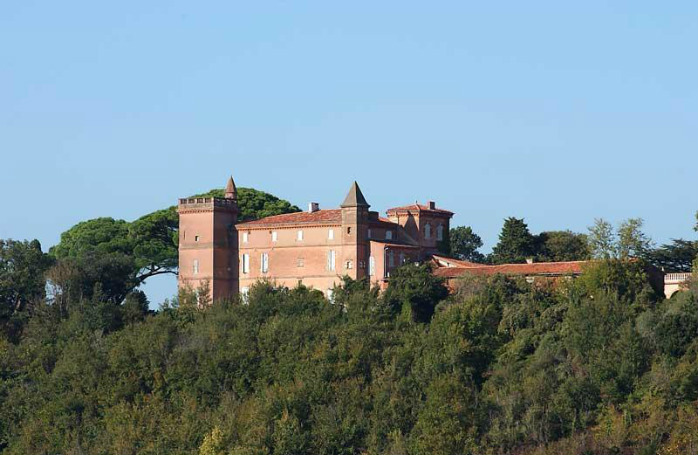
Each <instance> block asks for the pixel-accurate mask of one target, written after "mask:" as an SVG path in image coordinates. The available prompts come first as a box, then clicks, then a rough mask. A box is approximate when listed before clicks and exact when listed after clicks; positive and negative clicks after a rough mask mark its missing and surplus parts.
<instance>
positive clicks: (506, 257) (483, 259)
mask: <svg viewBox="0 0 698 455" xmlns="http://www.w3.org/2000/svg"><path fill="white" fill-rule="evenodd" d="M643 224H644V222H643V220H642V219H641V218H631V219H628V220H625V221H623V222H622V223H620V224H619V225H618V226H617V227H615V228H614V227H613V225H611V224H610V223H609V222H608V221H606V220H604V219H597V220H595V222H594V224H593V225H592V226H590V227H589V228H588V232H587V233H585V234H582V233H576V232H572V231H569V230H567V231H544V232H541V233H539V234H532V233H531V232H530V230H529V229H528V225H527V224H526V222H525V220H524V219H523V218H515V217H509V218H507V219H505V220H504V224H503V226H502V230H501V232H500V234H499V241H498V242H497V244H496V245H495V246H494V248H493V250H492V253H490V254H488V255H485V254H482V253H481V252H480V251H478V250H479V248H480V247H482V245H483V242H482V238H481V237H480V236H479V235H477V234H476V233H475V232H474V231H473V229H472V228H471V227H470V226H458V227H455V228H452V229H451V230H450V233H449V240H450V241H449V243H448V245H445V247H444V248H443V252H444V253H446V254H450V255H452V256H454V257H456V258H459V259H463V260H466V261H471V262H477V263H484V264H506V263H514V264H515V263H523V262H526V261H527V260H533V261H535V262H558V261H586V260H589V259H594V258H597V259H599V258H606V259H608V258H612V257H613V258H626V259H627V258H631V257H634V258H641V259H644V260H646V261H647V262H648V263H650V264H652V265H654V266H656V267H657V268H659V269H662V270H665V271H667V272H690V271H691V269H692V267H693V261H694V259H695V258H696V256H698V241H696V240H685V239H672V240H671V242H670V243H667V244H664V245H661V246H659V247H656V246H655V245H654V243H653V242H652V240H651V239H650V238H649V237H648V236H647V235H646V234H645V233H644V232H643V230H642V228H643Z"/></svg>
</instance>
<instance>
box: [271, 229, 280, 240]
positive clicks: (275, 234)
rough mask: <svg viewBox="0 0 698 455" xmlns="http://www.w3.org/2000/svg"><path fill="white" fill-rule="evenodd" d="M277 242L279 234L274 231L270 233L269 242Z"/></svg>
mask: <svg viewBox="0 0 698 455" xmlns="http://www.w3.org/2000/svg"><path fill="white" fill-rule="evenodd" d="M278 240H279V233H278V232H276V231H271V241H272V242H277V241H278Z"/></svg>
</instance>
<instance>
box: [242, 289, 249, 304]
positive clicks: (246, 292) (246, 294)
mask: <svg viewBox="0 0 698 455" xmlns="http://www.w3.org/2000/svg"><path fill="white" fill-rule="evenodd" d="M240 297H241V299H242V304H243V305H249V304H250V288H248V287H247V286H244V287H243V288H241V289H240Z"/></svg>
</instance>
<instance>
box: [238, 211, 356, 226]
mask: <svg viewBox="0 0 698 455" xmlns="http://www.w3.org/2000/svg"><path fill="white" fill-rule="evenodd" d="M341 223H342V211H341V210H340V209H330V210H318V211H315V212H296V213H286V214H284V215H273V216H268V217H266V218H261V219H259V220H253V221H248V222H246V223H240V224H238V225H237V226H238V227H250V228H253V227H266V226H295V225H299V226H303V225H313V224H329V225H336V224H341Z"/></svg>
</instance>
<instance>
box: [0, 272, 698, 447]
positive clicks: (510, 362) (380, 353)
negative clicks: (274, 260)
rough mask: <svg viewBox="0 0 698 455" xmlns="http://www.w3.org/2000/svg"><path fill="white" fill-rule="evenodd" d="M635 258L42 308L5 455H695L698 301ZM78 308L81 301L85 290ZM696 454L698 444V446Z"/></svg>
mask: <svg viewBox="0 0 698 455" xmlns="http://www.w3.org/2000/svg"><path fill="white" fill-rule="evenodd" d="M658 291H659V290H655V289H652V288H651V287H650V285H649V283H648V281H647V279H646V277H645V275H644V273H643V268H642V264H641V263H640V262H638V261H634V262H628V261H623V260H618V259H609V260H604V261H601V262H600V263H598V264H597V265H595V266H593V267H590V268H589V269H588V270H587V271H586V272H585V273H584V275H583V276H582V277H580V278H579V279H577V280H574V281H569V282H559V283H557V285H556V286H553V285H552V284H550V283H545V282H543V283H538V284H534V285H531V284H529V283H526V282H525V281H519V280H516V279H511V278H506V277H503V276H497V277H490V278H487V279H482V278H471V279H468V280H464V281H463V282H462V283H461V284H460V286H459V287H458V289H457V291H456V292H455V293H454V294H452V295H450V296H449V295H448V293H447V291H446V289H445V288H444V287H443V284H442V283H441V282H440V281H439V280H438V279H437V278H435V277H434V276H433V275H432V274H431V272H430V270H429V266H428V265H412V264H408V265H406V266H404V267H402V268H400V269H399V270H398V271H397V272H396V273H395V275H394V280H392V281H391V283H390V287H389V289H388V290H387V291H386V292H383V293H378V291H377V290H376V289H370V288H369V286H368V285H367V283H365V282H362V281H358V282H357V281H352V280H349V279H345V281H344V284H343V285H342V286H341V287H340V288H339V289H337V291H336V292H335V294H334V297H335V300H334V302H333V304H331V303H330V302H328V301H327V300H325V298H324V296H323V295H322V293H320V292H318V291H314V290H311V289H307V288H304V287H297V288H295V289H284V288H277V287H275V286H274V285H273V283H267V282H262V283H259V284H258V285H256V286H255V287H253V288H252V290H251V292H250V294H249V296H248V298H247V300H246V301H244V302H241V301H238V300H231V301H220V302H214V303H213V304H212V305H211V306H210V307H208V308H205V309H200V308H198V307H197V306H196V305H195V304H194V303H193V302H194V299H193V298H192V296H190V295H187V294H183V295H181V296H180V297H179V298H178V299H176V300H175V301H173V302H169V303H166V304H165V305H163V306H162V308H161V309H160V310H159V311H157V312H149V311H148V310H147V301H146V300H145V299H144V296H143V295H142V294H140V293H138V292H136V293H131V294H129V297H128V298H127V299H126V301H125V302H124V303H123V304H121V305H115V304H113V303H112V302H110V301H108V300H105V299H103V298H102V297H100V296H99V295H98V294H94V295H93V296H92V298H91V299H90V300H85V299H84V298H83V299H81V300H78V301H72V300H69V301H68V302H66V304H65V311H64V312H61V311H58V308H57V307H56V306H55V305H54V304H53V299H57V298H60V296H52V297H50V298H47V299H44V300H42V301H41V302H38V303H36V304H35V305H34V307H33V310H32V311H31V315H30V316H29V317H28V320H27V321H26V325H25V326H24V330H23V332H22V334H21V336H20V337H19V339H18V340H16V341H14V342H11V341H9V340H7V339H5V340H4V341H1V342H0V401H1V402H2V406H0V447H2V450H3V452H4V453H8V454H26V453H32V454H49V453H90V454H100V453H103V454H110V453H119V454H128V453H133V454H135V453H139V454H147V453H192V454H196V453H199V454H317V453H323V454H325V453H329V454H332V453H336V454H353V453H356V454H359V453H375V454H434V453H439V454H463V453H493V454H495V453H541V454H543V453H550V454H556V453H570V454H574V453H579V454H582V453H589V454H595V453H598V454H602V453H612V452H613V453H623V452H625V453H641V452H642V451H644V453H695V450H696V449H697V448H698V431H697V430H696V428H698V412H697V411H696V409H697V408H696V400H698V379H696V378H698V340H697V339H696V334H697V333H698V293H696V289H694V290H691V291H686V292H683V293H680V294H679V295H678V296H677V297H676V298H674V299H672V300H666V301H663V300H662V299H661V298H660V293H659V292H658ZM70 298H72V297H70ZM690 451H693V452H690Z"/></svg>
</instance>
